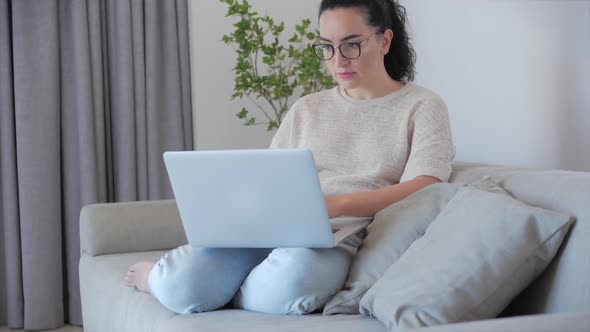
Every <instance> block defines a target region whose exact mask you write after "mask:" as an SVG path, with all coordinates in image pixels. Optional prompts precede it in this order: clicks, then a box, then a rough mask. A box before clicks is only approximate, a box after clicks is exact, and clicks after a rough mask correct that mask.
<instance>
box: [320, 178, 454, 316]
mask: <svg viewBox="0 0 590 332" xmlns="http://www.w3.org/2000/svg"><path fill="white" fill-rule="evenodd" d="M461 187H462V186H461V185H460V184H450V183H437V184H434V185H431V186H428V187H426V188H423V189H422V190H419V191H417V192H415V193H414V194H412V195H410V196H408V197H407V198H406V199H404V200H402V201H400V202H398V203H395V204H392V205H390V206H389V207H387V208H385V209H383V210H382V211H380V212H379V213H377V214H376V215H375V219H374V220H373V222H372V223H371V224H370V225H369V227H368V229H367V230H368V234H367V237H366V238H365V239H364V240H363V243H362V245H361V247H360V248H359V251H358V253H357V254H356V256H355V257H354V260H353V262H352V264H351V267H350V269H349V273H348V279H347V281H346V283H345V285H344V288H343V290H342V291H340V292H339V293H338V294H336V295H335V296H334V297H333V298H332V299H330V301H328V303H327V304H326V305H325V307H324V315H331V314H341V313H344V314H358V313H359V302H360V300H361V297H362V296H363V295H364V294H365V292H366V291H367V290H368V289H369V287H371V286H372V285H373V284H374V283H375V282H376V281H377V280H378V279H379V278H380V277H381V276H382V275H383V273H385V271H386V270H387V269H388V268H389V267H390V266H391V264H393V263H394V262H395V261H396V260H397V259H398V258H399V257H400V256H401V255H402V254H403V253H404V251H406V249H408V247H409V246H410V245H411V244H412V242H414V241H415V240H416V239H417V238H419V237H420V236H422V234H424V231H425V230H426V228H427V227H428V225H430V223H431V222H432V221H433V220H434V219H435V218H436V216H437V215H438V214H439V213H440V211H441V210H442V209H443V208H444V207H445V205H446V204H447V203H448V202H449V200H451V198H453V196H454V195H455V193H456V192H457V191H458V190H459V188H461Z"/></svg>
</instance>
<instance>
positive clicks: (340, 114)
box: [125, 0, 454, 314]
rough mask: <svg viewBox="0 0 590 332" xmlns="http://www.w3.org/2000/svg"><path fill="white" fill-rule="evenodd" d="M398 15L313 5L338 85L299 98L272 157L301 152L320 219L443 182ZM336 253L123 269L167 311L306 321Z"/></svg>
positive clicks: (252, 255) (331, 278)
mask: <svg viewBox="0 0 590 332" xmlns="http://www.w3.org/2000/svg"><path fill="white" fill-rule="evenodd" d="M405 20H406V17H405V9H404V8H403V7H402V6H400V5H399V4H397V3H395V2H394V1H393V0H323V1H322V2H321V5H320V10H319V30H320V35H321V38H320V40H319V41H318V43H316V44H315V45H314V51H315V53H316V55H317V56H318V57H319V58H320V59H321V60H323V61H325V62H326V65H327V67H328V69H329V71H330V73H331V74H332V76H333V77H334V79H335V80H336V82H337V83H338V86H337V87H335V88H333V89H330V90H326V91H322V92H319V93H315V94H312V95H308V96H305V97H303V98H301V99H300V100H298V101H297V102H296V103H295V104H294V105H293V107H292V108H291V110H290V111H289V112H288V113H287V116H286V117H285V119H284V121H283V123H282V124H281V127H280V128H279V129H278V131H277V133H276V135H275V137H274V138H273V142H272V144H271V148H300V147H306V148H310V149H311V150H312V151H313V153H314V158H315V161H316V166H317V169H318V173H319V177H320V180H321V184H322V190H323V192H324V194H325V200H326V204H327V207H328V212H329V215H330V217H338V216H370V215H374V214H375V213H377V212H378V211H380V210H382V209H384V208H386V207H387V206H389V205H391V204H393V203H395V202H397V201H400V200H402V199H403V198H405V197H407V196H408V195H410V194H412V193H414V192H416V191H418V190H420V189H421V188H423V187H425V186H428V185H430V184H434V183H437V182H440V181H447V180H448V178H449V176H450V173H451V160H452V158H453V156H454V147H453V144H452V140H451V132H450V125H449V119H448V114H447V110H446V107H445V105H444V102H443V101H442V99H441V98H440V97H438V96H437V95H436V94H434V93H433V92H431V91H429V90H427V89H424V88H422V87H419V86H417V85H415V84H412V83H410V82H409V81H411V80H412V79H413V76H414V68H413V67H414V60H415V56H414V51H413V49H412V47H411V45H410V44H409V40H408V36H407V33H406V28H405ZM351 259H352V257H351V254H350V253H349V252H347V251H346V250H344V249H343V248H340V247H336V248H331V249H304V248H289V249H284V248H283V249H275V250H267V249H203V248H192V247H190V246H188V245H187V246H182V247H179V248H177V249H175V250H173V251H171V252H169V253H167V254H166V255H165V256H164V257H162V258H161V259H160V260H159V261H158V262H157V263H155V262H140V263H137V264H135V265H133V266H131V267H130V269H129V271H128V273H127V276H126V278H125V279H126V282H127V284H128V285H129V286H132V287H136V288H138V289H139V290H141V291H145V292H150V293H152V294H153V295H154V296H155V297H156V298H157V299H158V300H159V301H160V302H161V303H162V304H163V305H164V306H166V307H167V308H168V309H170V310H172V311H174V312H177V313H193V312H202V311H209V310H214V309H217V308H220V307H222V306H224V305H226V304H227V303H229V302H230V301H232V299H233V303H232V304H233V305H234V306H235V307H237V308H243V309H247V310H253V311H260V312H267V313H280V314H306V313H310V312H313V311H316V310H318V309H321V308H322V307H323V305H324V304H325V303H326V302H327V301H328V300H329V299H330V297H332V296H333V295H334V294H336V293H337V292H338V291H339V290H340V289H341V288H342V286H343V284H344V282H345V280H346V276H347V273H348V268H349V265H350V262H351Z"/></svg>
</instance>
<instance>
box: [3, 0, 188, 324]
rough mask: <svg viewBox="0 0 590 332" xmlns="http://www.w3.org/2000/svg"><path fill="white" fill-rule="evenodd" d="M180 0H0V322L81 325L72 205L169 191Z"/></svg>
mask: <svg viewBox="0 0 590 332" xmlns="http://www.w3.org/2000/svg"><path fill="white" fill-rule="evenodd" d="M186 1H187V0H176V1H159V0H151V1H150V0H106V1H104V0H103V1H99V0H13V1H10V0H0V175H1V177H0V188H1V190H0V218H1V219H0V241H1V242H0V243H1V244H0V282H1V284H0V323H1V322H4V323H6V324H8V326H9V327H12V328H25V329H31V330H34V329H48V328H54V327H58V326H61V325H63V324H64V322H67V323H71V324H76V325H80V324H81V323H82V317H81V310H80V295H79V294H80V293H79V283H78V260H79V235H78V234H79V232H78V230H79V228H78V217H79V213H80V208H81V207H82V206H84V205H86V204H89V203H96V202H113V201H133V200H151V199H163V198H169V197H171V196H172V194H171V189H170V187H169V183H168V177H167V175H166V172H165V168H164V165H163V161H162V153H163V152H164V151H168V150H190V149H192V148H193V147H192V141H193V134H192V116H191V98H190V92H191V88H190V78H189V74H190V68H189V46H188V18H187V12H188V10H187V3H186ZM0 325H2V324H0Z"/></svg>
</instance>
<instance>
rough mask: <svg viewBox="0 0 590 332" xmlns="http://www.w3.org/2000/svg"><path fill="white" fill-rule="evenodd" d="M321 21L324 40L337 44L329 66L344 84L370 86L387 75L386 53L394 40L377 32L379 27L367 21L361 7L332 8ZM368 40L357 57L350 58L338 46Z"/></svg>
mask: <svg viewBox="0 0 590 332" xmlns="http://www.w3.org/2000/svg"><path fill="white" fill-rule="evenodd" d="M319 21H320V43H322V44H331V45H332V46H334V57H333V58H331V59H329V60H326V65H327V66H328V70H329V71H330V73H331V74H332V76H333V77H334V79H335V80H336V81H337V82H338V83H339V84H340V85H341V86H342V87H344V88H345V89H347V90H349V89H357V88H360V89H366V88H370V87H371V86H372V85H374V84H375V81H376V80H379V79H381V78H382V77H384V76H383V72H384V71H385V66H384V63H383V56H384V55H385V54H386V53H387V51H388V50H389V45H390V39H389V38H387V37H383V34H376V35H375V33H377V32H378V30H377V29H375V28H374V27H372V26H370V25H368V24H367V22H366V19H365V16H364V14H363V13H362V12H361V11H360V9H357V8H335V9H329V10H326V11H324V12H323V13H322V15H321V16H320V20H319ZM365 40H366V42H365V43H364V44H362V45H361V46H360V49H361V50H360V51H361V52H360V56H359V57H358V58H357V59H347V58H346V57H344V56H342V53H341V52H340V51H339V50H338V48H337V47H338V46H339V45H341V44H346V43H350V42H364V41H365ZM344 48H345V47H343V51H345V50H344ZM345 54H346V53H345ZM385 74H386V75H387V72H386V71H385Z"/></svg>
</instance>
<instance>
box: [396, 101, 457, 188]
mask: <svg viewBox="0 0 590 332" xmlns="http://www.w3.org/2000/svg"><path fill="white" fill-rule="evenodd" d="M409 122H410V123H409V124H408V126H409V128H408V130H409V131H408V136H409V137H408V139H409V140H410V141H409V144H410V154H409V157H408V161H407V163H406V165H405V167H404V172H403V174H402V176H401V178H400V182H404V181H408V180H412V179H414V178H416V177H418V176H422V175H428V176H432V177H435V178H438V179H439V180H441V181H442V182H446V181H448V180H449V178H450V176H451V161H452V160H453V158H454V157H455V147H454V146H453V142H452V136H451V126H450V121H449V115H448V112H447V107H446V106H445V104H444V102H443V101H442V99H440V98H432V99H428V100H425V101H423V102H422V103H421V104H420V105H419V106H418V107H417V109H416V110H415V112H414V113H413V114H412V116H411V117H410V120H409Z"/></svg>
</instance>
